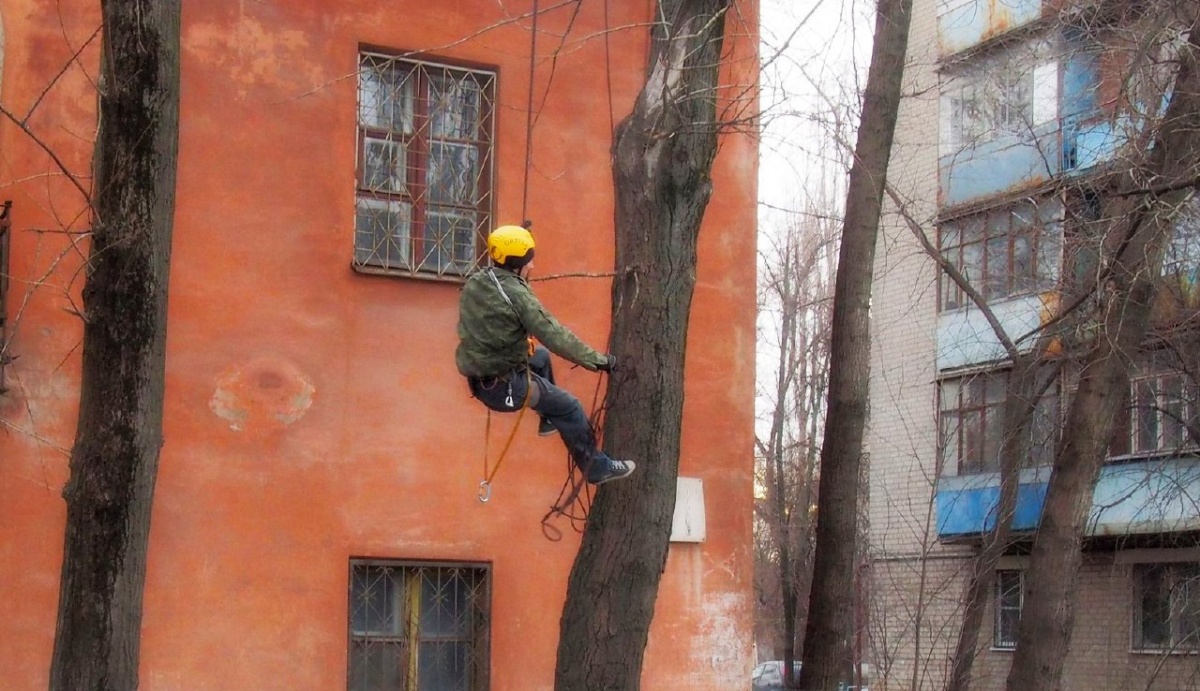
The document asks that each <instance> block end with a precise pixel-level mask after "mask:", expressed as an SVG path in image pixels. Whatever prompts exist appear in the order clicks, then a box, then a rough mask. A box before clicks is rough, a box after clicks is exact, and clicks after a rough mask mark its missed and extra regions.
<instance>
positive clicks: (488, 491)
mask: <svg viewBox="0 0 1200 691" xmlns="http://www.w3.org/2000/svg"><path fill="white" fill-rule="evenodd" d="M502 292H503V291H502ZM507 386H508V395H507V396H506V397H505V398H504V405H506V406H508V407H510V408H512V407H513V405H514V403H515V402H514V401H513V391H512V380H511V379H509V381H508V382H507ZM530 398H533V372H531V371H530V370H529V368H528V367H526V368H525V400H524V401H522V402H521V410H520V412H518V413H517V421H516V422H514V423H513V426H512V430H511V431H510V432H509V433H508V439H507V440H505V442H504V448H503V449H501V450H500V456H499V457H498V458H497V459H496V465H494V466H492V467H491V468H490V469H489V468H488V444H489V443H490V441H491V438H492V411H491V409H490V408H489V409H488V414H487V423H486V424H485V425H484V428H483V482H480V483H479V495H478V496H479V501H480V502H482V503H484V504H486V503H488V500H489V499H491V498H492V480H494V479H495V478H496V473H498V472H500V466H501V465H502V464H503V463H504V458H505V456H506V455H507V454H508V449H509V447H510V446H512V442H513V438H515V437H516V436H517V429H518V428H519V427H520V426H521V418H522V417H524V416H525V409H526V408H528V407H529V399H530Z"/></svg>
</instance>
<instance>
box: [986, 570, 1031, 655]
mask: <svg viewBox="0 0 1200 691" xmlns="http://www.w3.org/2000/svg"><path fill="white" fill-rule="evenodd" d="M995 587H996V600H995V614H996V624H995V635H994V638H993V641H992V645H993V646H995V647H996V648H1000V649H1003V650H1011V649H1013V648H1016V647H1017V625H1018V624H1019V623H1020V621H1021V608H1022V607H1023V606H1024V605H1025V574H1024V572H1023V571H1020V570H1016V569H1006V570H1003V571H997V572H996V586H995Z"/></svg>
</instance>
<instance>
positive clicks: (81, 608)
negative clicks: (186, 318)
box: [50, 0, 180, 691]
mask: <svg viewBox="0 0 1200 691" xmlns="http://www.w3.org/2000/svg"><path fill="white" fill-rule="evenodd" d="M100 4H101V11H102V13H103V49H102V55H101V72H100V74H101V81H100V94H99V97H100V101H99V103H100V105H99V121H100V124H99V131H98V132H97V136H96V145H95V177H94V187H93V191H92V198H91V207H92V219H91V220H92V235H91V238H92V246H91V252H90V255H89V258H88V263H87V278H86V283H85V285H84V290H83V300H84V302H83V306H84V311H83V320H84V335H83V383H82V391H81V394H80V410H79V422H78V429H77V431H76V438H75V445H74V447H73V448H72V452H71V462H70V467H71V477H70V480H69V481H68V482H67V485H66V488H65V490H64V497H65V498H66V503H67V528H66V536H65V540H64V549H63V566H62V580H61V586H60V595H59V604H58V625H57V632H56V636H55V642H54V654H53V660H52V663H51V664H52V666H51V670H50V689H51V691H132V690H133V689H136V688H137V687H138V663H139V653H140V640H141V621H142V589H143V585H144V583H145V574H146V552H147V545H148V538H149V531H150V507H151V502H152V499H153V496H154V484H155V478H156V475H157V470H158V458H159V449H160V447H161V446H162V409H163V386H164V384H163V372H164V363H165V357H164V350H165V343H166V323H167V311H166V306H167V277H168V268H169V265H170V261H169V258H170V250H171V227H172V219H173V216H174V207H175V167H176V157H177V142H178V130H179V127H178V122H179V12H180V2H179V0H156V1H155V2H138V1H135V0H104V1H103V2H101V3H100Z"/></svg>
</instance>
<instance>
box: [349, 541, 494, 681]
mask: <svg viewBox="0 0 1200 691" xmlns="http://www.w3.org/2000/svg"><path fill="white" fill-rule="evenodd" d="M490 599H491V598H490V594H489V576H488V570H487V567H486V566H484V565H480V564H441V563H422V562H390V561H373V560H353V561H352V562H351V564H350V617H349V619H350V650H349V655H348V657H349V660H348V663H349V665H348V666H349V669H348V688H349V690H350V691H486V690H487V689H488V688H489V684H490V681H489V661H488V656H489V652H488V642H489V618H490V616H489V614H490V606H491V602H490Z"/></svg>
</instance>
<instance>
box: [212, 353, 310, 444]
mask: <svg viewBox="0 0 1200 691" xmlns="http://www.w3.org/2000/svg"><path fill="white" fill-rule="evenodd" d="M215 384H216V390H215V391H214V392H213V396H212V399H211V400H209V402H208V406H209V408H211V409H212V411H213V413H214V414H215V415H216V416H217V417H219V418H221V419H222V420H225V421H226V422H228V423H229V428H230V429H232V430H234V431H236V432H243V431H266V430H272V429H282V428H284V427H288V426H290V425H292V424H294V423H296V422H297V421H299V420H300V418H302V417H304V415H305V414H306V413H307V412H308V409H309V408H311V407H312V404H313V396H314V395H315V394H316V387H315V386H313V383H312V380H311V379H309V378H308V377H307V376H306V375H305V374H304V373H303V372H301V371H300V369H299V368H298V367H296V366H295V365H294V364H292V363H291V362H288V361H287V360H284V359H282V358H276V357H258V358H254V359H252V360H250V361H248V362H245V363H237V364H233V365H230V366H229V367H227V368H226V369H225V370H224V371H223V372H221V374H220V375H219V376H218V377H217V379H216V382H215Z"/></svg>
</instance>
